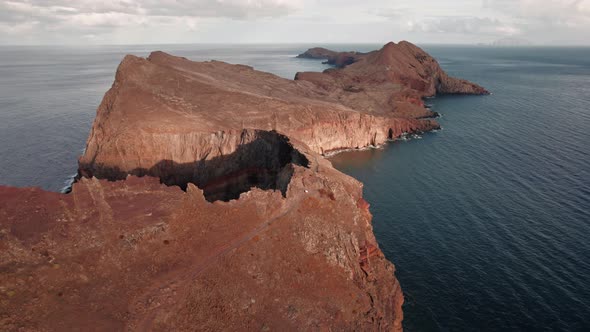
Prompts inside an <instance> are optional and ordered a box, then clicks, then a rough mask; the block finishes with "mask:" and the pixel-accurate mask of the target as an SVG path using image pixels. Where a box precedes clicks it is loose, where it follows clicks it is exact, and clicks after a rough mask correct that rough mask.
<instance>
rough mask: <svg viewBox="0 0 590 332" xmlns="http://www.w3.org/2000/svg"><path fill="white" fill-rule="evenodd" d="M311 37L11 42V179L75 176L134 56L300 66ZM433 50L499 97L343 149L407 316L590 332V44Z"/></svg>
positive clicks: (268, 67) (489, 326)
mask: <svg viewBox="0 0 590 332" xmlns="http://www.w3.org/2000/svg"><path fill="white" fill-rule="evenodd" d="M312 46H317V45H147V46H146V45H141V46H92V47H84V48H82V47H9V46H1V47H0V156H1V158H0V184H3V185H13V186H40V187H42V188H44V189H47V190H52V191H60V190H62V189H63V188H64V187H65V186H67V185H68V183H69V181H71V177H72V175H73V174H75V172H76V168H77V167H76V166H77V165H76V162H77V161H76V160H77V157H78V156H79V155H80V154H81V153H82V151H83V149H84V146H85V141H86V138H87V136H88V132H89V130H90V127H91V125H92V121H93V119H94V116H95V112H96V108H97V106H98V104H99V103H100V101H101V99H102V96H103V95H104V93H105V92H106V91H107V90H108V88H109V87H110V85H111V84H112V81H113V78H114V74H115V70H116V67H117V65H118V63H119V61H120V60H121V59H122V58H123V56H124V54H127V53H131V54H135V55H139V56H147V55H148V54H149V52H150V51H152V50H163V51H167V52H170V53H172V54H175V55H180V56H185V57H187V58H190V59H193V60H209V59H216V60H221V61H227V62H231V63H243V64H247V65H251V66H253V67H254V68H256V69H259V70H264V71H269V72H272V73H275V74H277V75H279V76H282V77H285V78H293V77H294V75H295V73H296V72H297V71H319V70H322V69H324V68H326V67H325V65H322V64H321V62H320V61H316V60H307V59H296V58H294V56H295V55H296V54H298V53H300V52H303V51H304V50H306V49H307V48H308V47H312ZM320 46H324V45H320ZM327 46H328V47H330V48H334V49H338V50H359V51H368V50H372V49H375V48H378V47H379V45H327ZM423 48H424V49H425V50H426V51H427V52H429V53H430V54H432V55H433V56H435V57H436V58H437V59H438V60H439V62H440V64H441V66H442V67H443V68H444V69H445V70H446V71H447V72H448V73H449V74H451V75H454V76H457V77H461V78H465V79H469V80H472V81H474V82H476V83H478V84H481V85H483V86H484V87H485V88H487V89H488V90H490V91H491V92H492V95H490V96H443V97H437V98H432V99H428V100H427V103H428V104H429V105H431V107H432V108H433V110H434V111H436V112H439V113H440V114H442V117H441V118H439V119H438V120H439V122H440V123H441V125H442V127H443V129H442V130H440V131H438V132H436V133H427V134H424V135H421V136H419V137H415V138H414V139H411V140H409V141H401V140H400V141H394V142H391V143H390V144H388V145H386V146H385V147H383V148H380V149H372V150H365V151H355V152H347V153H342V154H338V155H336V156H334V157H332V158H331V160H332V162H333V164H334V166H335V167H337V168H338V169H340V170H341V171H343V172H345V173H347V174H349V175H351V176H353V177H355V178H357V179H359V180H360V181H362V182H363V183H364V184H365V187H364V193H365V198H366V199H367V200H368V201H369V203H370V204H371V212H372V213H373V215H374V219H373V224H374V228H375V233H376V236H377V240H378V241H379V244H380V246H381V248H382V250H383V252H384V253H385V255H386V256H387V257H388V258H389V259H390V260H392V261H393V262H394V263H395V265H396V269H397V272H396V273H397V276H398V279H399V280H400V283H401V285H402V288H403V290H404V293H405V296H406V303H405V305H404V314H405V319H404V328H405V329H406V330H407V331H474V330H475V331H499V330H502V331H523V330H524V331H543V330H547V331H584V330H585V331H588V330H590V241H589V240H588V239H590V48H557V47H555V48H541V47H536V48H490V47H466V46H438V45H423Z"/></svg>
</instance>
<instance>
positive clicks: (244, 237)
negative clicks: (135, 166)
mask: <svg viewBox="0 0 590 332" xmlns="http://www.w3.org/2000/svg"><path fill="white" fill-rule="evenodd" d="M293 167H294V174H293V176H292V179H291V181H290V184H289V187H288V191H287V193H286V198H285V197H283V196H282V195H281V193H280V192H279V191H263V190H261V189H253V190H251V191H249V192H247V193H243V194H242V195H241V197H240V199H239V200H232V201H230V202H215V203H209V202H208V201H207V200H206V199H205V196H204V194H203V192H202V191H201V190H200V189H198V188H196V187H195V186H194V185H192V184H188V189H187V191H186V192H184V191H182V190H181V189H180V188H179V187H177V186H171V187H168V186H165V185H163V184H160V183H159V181H158V179H157V178H152V177H143V178H136V177H132V176H131V177H129V178H127V179H126V180H124V181H117V182H109V181H106V180H97V179H96V178H92V179H86V178H82V179H81V180H80V181H79V182H78V183H76V184H74V187H73V190H72V192H71V194H69V195H64V194H57V193H51V192H44V191H42V190H39V189H26V188H23V189H19V188H10V187H0V249H1V250H0V268H1V269H2V273H1V274H0V285H2V288H0V296H1V297H0V303H1V307H2V311H1V312H0V330H2V331H13V330H19V329H22V330H49V331H64V330H72V329H80V330H100V331H118V330H132V331H154V330H155V331H171V330H174V331H178V330H181V331H184V330H194V329H195V328H197V329H199V330H229V331H244V330H267V329H270V330H273V331H284V330H319V329H322V328H332V329H339V330H342V329H345V330H363V331H364V330H375V331H377V330H400V328H401V319H402V316H401V315H402V312H401V304H402V302H403V295H402V292H401V289H400V287H399V284H398V283H397V280H396V279H395V277H394V268H393V265H391V263H389V262H388V261H387V260H386V259H385V258H384V257H383V255H382V253H381V252H380V251H379V250H378V249H377V248H378V245H377V243H376V241H375V238H374V236H373V233H372V227H371V224H370V221H371V215H370V213H369V210H368V206H367V205H366V203H364V201H363V200H362V197H361V185H360V183H358V182H357V181H355V180H353V179H352V178H349V177H347V176H345V175H343V174H340V173H339V172H337V171H335V170H334V169H333V168H331V166H330V164H329V163H328V162H327V161H325V160H319V163H317V164H316V163H315V161H312V162H311V164H310V168H305V167H301V166H293ZM23 204H26V209H23Z"/></svg>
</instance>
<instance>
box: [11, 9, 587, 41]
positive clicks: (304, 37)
mask: <svg viewBox="0 0 590 332" xmlns="http://www.w3.org/2000/svg"><path fill="white" fill-rule="evenodd" d="M500 38H515V39H523V40H528V41H530V42H532V43H534V44H539V45H541V44H582V45H590V0H447V1H444V0H409V1H406V0H0V44H146V43H297V42H324V43H325V42H367V43H383V42H386V41H390V40H394V41H398V40H402V39H407V40H410V41H413V42H417V43H489V42H492V41H494V40H496V39H500Z"/></svg>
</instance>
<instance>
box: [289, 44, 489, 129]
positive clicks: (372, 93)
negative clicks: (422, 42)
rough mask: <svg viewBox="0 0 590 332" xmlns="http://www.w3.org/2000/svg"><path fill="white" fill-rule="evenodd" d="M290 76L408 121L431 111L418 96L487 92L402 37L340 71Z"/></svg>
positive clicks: (346, 102) (362, 108)
mask: <svg viewBox="0 0 590 332" xmlns="http://www.w3.org/2000/svg"><path fill="white" fill-rule="evenodd" d="M347 53H348V52H345V54H347ZM303 54H305V53H303ZM337 56H338V55H337V53H335V54H331V57H332V58H336V57H337ZM295 80H299V81H308V82H311V83H313V84H314V85H316V86H317V87H318V89H320V90H319V91H325V93H326V95H328V96H329V97H330V98H333V99H336V100H338V101H339V102H341V103H342V104H344V105H346V106H348V107H350V108H353V109H355V110H357V111H361V112H365V113H368V114H375V115H381V116H393V117H400V118H413V119H415V118H426V117H432V116H434V115H435V114H434V113H432V112H431V111H429V110H426V109H425V108H424V103H423V101H422V98H424V97H430V96H434V95H436V94H475V95H483V94H488V93H489V92H488V91H487V90H486V89H484V88H482V87H480V86H479V85H477V84H475V83H471V82H468V81H466V80H461V79H456V78H453V77H450V76H448V75H447V74H446V73H445V72H444V71H443V70H442V69H441V68H440V66H439V64H438V62H437V61H436V60H435V59H434V58H432V57H431V56H430V55H428V54H427V53H426V52H424V51H423V50H422V49H420V48H419V47H417V46H415V45H413V44H411V43H409V42H405V41H402V42H400V43H398V44H395V43H388V44H386V45H385V46H383V48H381V49H380V50H378V51H373V52H370V53H367V54H362V55H357V56H356V57H355V60H354V62H352V63H351V64H350V65H347V66H345V67H344V68H343V69H328V70H326V71H324V72H323V73H317V72H303V73H297V75H296V76H295Z"/></svg>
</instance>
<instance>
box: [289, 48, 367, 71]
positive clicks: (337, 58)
mask: <svg viewBox="0 0 590 332" xmlns="http://www.w3.org/2000/svg"><path fill="white" fill-rule="evenodd" d="M363 55H364V54H363V53H360V52H353V51H351V52H335V51H331V50H328V49H325V48H322V47H314V48H310V49H309V50H307V51H305V52H304V53H301V54H299V55H298V56H297V57H298V58H303V59H321V60H326V61H325V62H323V63H325V64H329V65H333V66H335V67H338V68H342V67H346V66H348V65H350V64H353V63H355V62H356V61H357V60H358V59H360V58H361V57H362V56H363Z"/></svg>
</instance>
